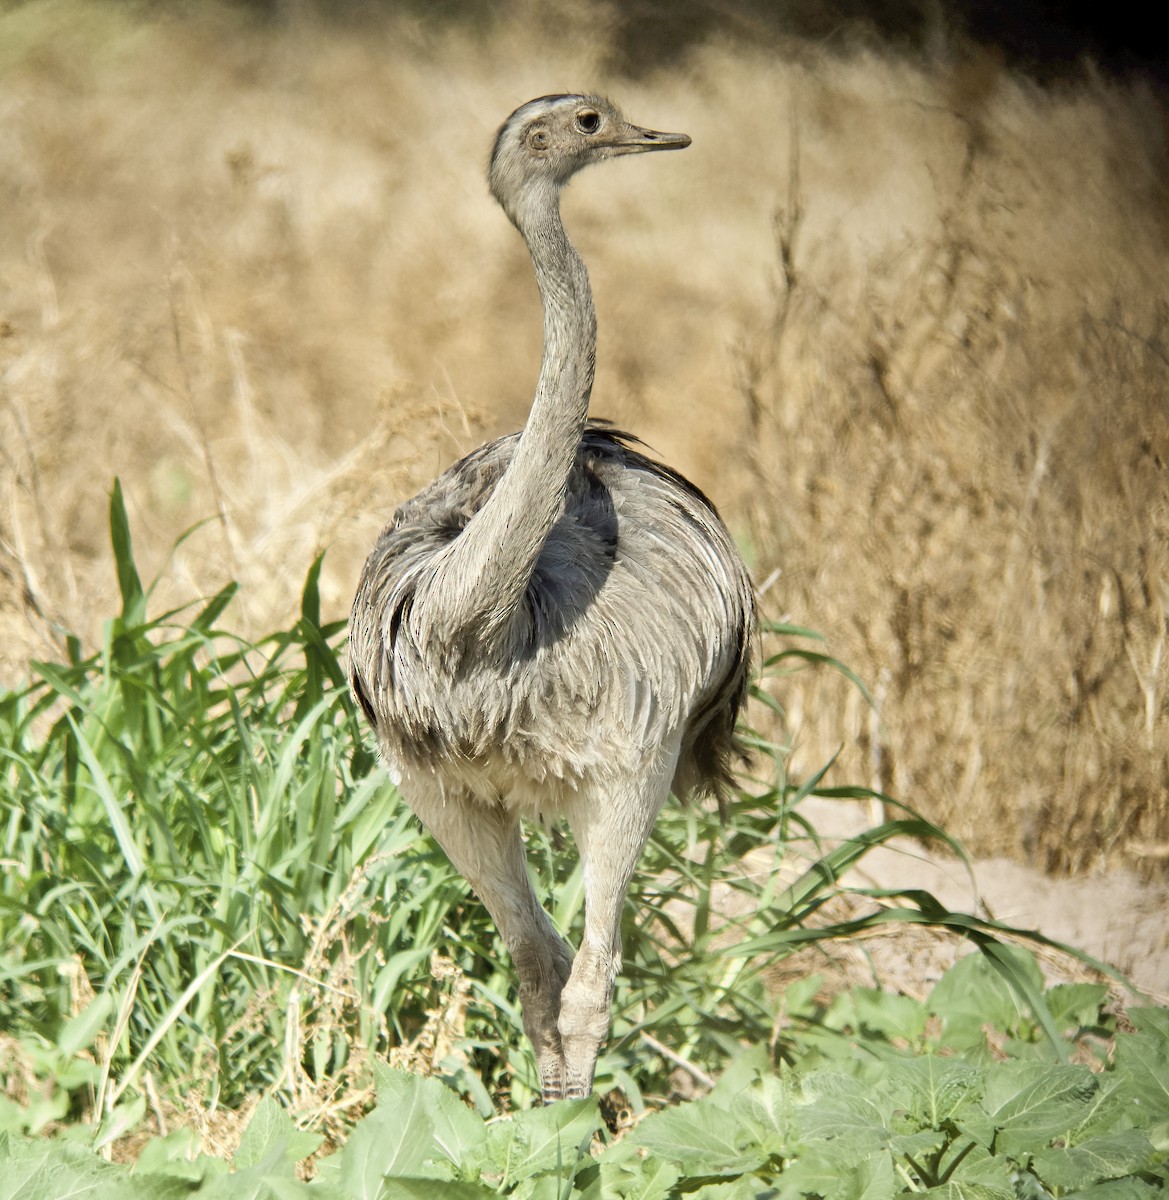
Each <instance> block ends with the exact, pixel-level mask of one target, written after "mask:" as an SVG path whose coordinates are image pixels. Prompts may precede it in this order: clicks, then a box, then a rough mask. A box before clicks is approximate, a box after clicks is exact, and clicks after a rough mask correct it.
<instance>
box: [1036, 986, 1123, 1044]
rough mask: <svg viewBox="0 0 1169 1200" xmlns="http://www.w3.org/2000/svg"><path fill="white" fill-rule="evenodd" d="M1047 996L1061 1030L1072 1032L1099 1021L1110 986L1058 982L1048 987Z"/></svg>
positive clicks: (1048, 1004)
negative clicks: (1101, 1008)
mask: <svg viewBox="0 0 1169 1200" xmlns="http://www.w3.org/2000/svg"><path fill="white" fill-rule="evenodd" d="M1045 998H1046V1000H1047V1007H1048V1010H1049V1011H1050V1013H1051V1015H1052V1018H1053V1019H1054V1020H1055V1022H1056V1023H1057V1024H1058V1025H1059V1027H1060V1029H1061V1031H1068V1032H1070V1031H1074V1030H1076V1029H1080V1028H1083V1027H1084V1026H1087V1025H1095V1024H1097V1023H1098V1022H1099V1020H1100V1006H1101V1005H1102V1004H1103V1003H1104V1002H1105V1001H1106V1000H1107V998H1108V987H1107V985H1106V984H1103V983H1058V984H1056V985H1055V986H1054V987H1051V988H1048V989H1047V993H1046V997H1045Z"/></svg>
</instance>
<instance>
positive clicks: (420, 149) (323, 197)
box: [0, 0, 1169, 871]
mask: <svg viewBox="0 0 1169 1200" xmlns="http://www.w3.org/2000/svg"><path fill="white" fill-rule="evenodd" d="M295 11H296V10H293V12H294V15H293V17H292V18H290V19H288V20H286V21H285V22H284V23H282V24H279V25H277V26H273V25H267V26H258V25H255V24H250V23H249V22H248V21H247V20H246V19H245V18H244V17H243V16H241V15H240V14H239V13H237V12H233V11H231V10H227V9H224V10H219V9H216V8H214V7H212V6H207V7H205V8H203V9H201V10H200V12H199V15H197V16H192V17H187V18H183V19H179V18H177V17H165V16H163V17H160V16H157V15H156V16H153V17H147V16H144V15H142V14H141V13H137V14H136V10H135V9H134V8H132V7H130V6H126V7H122V6H114V5H102V6H97V5H81V4H77V3H69V2H64V0H62V2H59V3H47V2H38V3H29V4H24V5H20V6H16V7H11V8H6V9H3V10H0V212H3V214H4V219H3V221H2V222H0V381H2V383H0V387H2V391H0V406H2V407H0V463H2V464H3V465H2V466H0V501H2V504H0V581H2V586H0V681H3V682H5V683H13V682H15V681H16V680H17V679H18V678H19V677H20V676H21V674H22V673H23V670H24V666H25V664H26V662H27V660H28V658H29V657H30V656H38V655H46V654H49V653H57V652H59V650H58V648H59V645H60V642H61V638H62V634H63V632H64V631H66V630H72V631H77V632H78V633H80V634H82V635H83V636H84V637H85V638H86V639H88V640H89V641H91V642H92V641H94V640H96V639H97V638H99V637H100V621H101V618H102V616H103V615H104V614H106V613H108V612H110V611H112V608H113V604H114V600H113V596H114V593H115V581H114V578H113V571H112V566H111V564H110V559H109V555H108V553H107V551H106V548H105V545H104V519H105V518H104V514H105V494H106V492H107V491H108V488H109V486H110V481H111V479H112V477H113V476H114V475H115V474H118V475H120V476H121V477H122V479H123V481H124V486H125V489H126V494H127V497H128V499H129V501H130V503H131V505H132V506H134V508H133V511H132V513H131V515H132V518H133V519H134V521H135V527H136V531H137V535H138V554H139V559H140V562H141V563H142V564H143V566H144V568H145V569H146V571H147V572H148V573H149V572H152V571H155V570H157V571H161V570H162V569H163V568H164V566H165V565H166V560H167V554H168V551H169V549H170V547H171V545H172V543H173V541H174V538H175V537H176V535H177V534H178V533H179V532H181V531H182V530H183V529H185V528H187V527H189V526H191V525H192V524H194V523H196V522H198V521H200V520H202V519H205V518H208V517H211V518H213V519H212V520H211V521H210V522H209V523H208V524H206V525H205V526H204V527H202V528H201V529H200V530H199V531H198V532H197V533H195V534H194V535H193V536H192V537H191V538H190V539H189V540H188V541H187V542H186V543H184V545H183V547H182V548H181V549H180V551H179V552H178V553H177V554H176V555H175V557H174V560H173V562H172V563H171V564H170V566H169V567H168V568H167V573H166V579H165V581H164V583H163V584H162V585H160V586H161V594H160V602H171V601H175V602H177V601H178V600H180V599H182V598H185V597H187V596H190V595H192V594H195V593H205V592H209V591H210V590H212V589H214V588H215V587H217V586H219V585H220V584H221V583H222V582H223V581H224V580H226V579H227V578H229V577H235V578H238V579H240V580H241V581H242V582H243V583H244V585H245V587H244V592H243V596H244V604H245V606H246V609H245V611H244V613H243V618H244V619H246V620H247V621H249V622H251V624H252V626H253V629H257V628H263V627H266V626H269V625H273V624H275V623H277V622H279V621H282V620H284V619H285V618H286V617H287V615H288V614H289V613H290V612H291V611H292V609H293V608H294V605H295V601H296V596H297V591H298V588H299V583H300V580H301V579H303V576H304V571H305V568H306V566H307V564H308V562H309V561H310V559H311V557H312V555H313V554H314V553H315V552H316V551H317V550H319V549H320V548H322V547H325V546H328V547H329V548H330V552H329V559H328V561H327V567H326V571H325V574H324V576H323V579H322V591H323V597H324V601H325V604H326V607H327V610H328V611H330V612H331V613H333V614H340V613H342V612H343V611H344V609H345V608H346V606H347V605H348V601H349V597H350V595H351V589H352V586H353V580H354V579H355V577H356V574H357V571H358V569H359V565H360V560H361V558H362V556H363V555H364V553H365V550H366V548H367V547H368V546H369V544H370V543H371V541H372V538H373V536H374V535H375V532H376V530H377V528H378V526H379V525H380V523H381V522H382V520H383V519H384V518H385V516H386V515H388V512H389V511H390V510H391V509H392V507H393V505H394V503H396V501H397V500H399V499H400V498H402V497H404V496H405V495H407V494H409V492H410V491H411V490H412V489H413V488H414V487H415V486H416V485H418V484H419V483H421V482H423V481H424V480H425V479H426V478H428V477H430V476H431V475H433V474H434V473H435V472H436V471H437V470H439V469H441V468H442V467H443V466H444V465H445V464H446V463H448V462H449V461H450V460H451V459H452V458H453V457H454V456H455V455H456V454H457V453H458V452H459V451H461V450H463V449H465V448H467V447H469V446H470V445H472V444H474V442H476V441H477V440H479V439H480V438H481V437H483V436H488V435H493V434H496V433H499V432H502V431H503V430H505V429H507V428H514V427H515V426H516V425H518V423H519V422H521V421H522V419H523V414H524V411H525V406H526V401H527V398H528V396H529V394H530V389H531V385H532V382H533V379H534V376H535V371H536V366H537V362H538V354H539V337H540V326H539V317H538V307H537V298H536V294H535V288H534V284H533V283H532V280H531V277H530V268H529V266H528V264H527V262H526V259H525V256H524V253H523V249H522V247H521V245H520V244H519V241H518V239H517V238H516V237H515V236H514V233H512V231H511V230H510V229H509V228H508V226H507V224H506V221H505V220H504V218H503V217H502V215H501V214H500V213H499V212H498V211H497V210H496V209H495V208H494V206H493V205H492V204H491V202H490V200H489V198H488V197H487V195H486V191H485V187H484V184H483V182H482V168H483V165H484V159H485V155H486V151H487V147H488V145H489V142H490V138H491V136H492V133H493V131H494V128H495V126H496V125H497V123H498V122H499V120H500V119H501V118H502V117H503V116H504V115H506V113H507V112H508V111H509V110H510V109H511V108H512V107H513V106H514V105H515V104H517V103H519V102H521V101H523V100H525V99H527V98H529V97H530V96H532V95H537V94H540V93H542V92H547V91H553V90H563V89H564V88H566V87H574V86H582V87H598V88H601V89H603V90H607V91H609V92H610V93H612V94H613V95H614V96H615V98H617V99H618V100H619V101H620V102H621V103H622V104H623V106H624V107H625V108H626V110H627V111H628V112H629V113H630V114H631V115H632V116H633V117H634V119H637V120H641V121H644V122H646V123H648V124H655V125H657V126H659V127H664V128H678V129H684V130H686V131H687V132H689V133H691V134H692V135H693V136H694V139H695V144H694V147H693V148H692V149H691V150H690V151H688V152H687V154H686V155H685V156H669V158H668V159H666V160H654V161H653V162H651V163H641V164H635V165H634V166H626V167H615V168H611V169H610V170H607V171H605V172H598V173H597V174H596V175H595V176H591V175H590V176H587V177H586V178H584V179H582V180H581V181H580V182H579V183H578V184H577V185H576V186H574V188H573V189H572V192H571V193H570V195H569V197H568V200H567V205H566V209H567V216H568V220H569V223H570V226H571V228H572V230H573V232H574V235H575V236H576V238H577V239H578V241H579V243H580V245H581V247H582V250H583V251H584V253H585V256H586V258H587V260H588V261H589V262H590V264H591V265H592V271H593V278H594V284H595V288H596V292H597V302H598V310H599V313H600V320H601V343H600V360H601V365H600V373H599V378H598V386H597V389H596V393H595V396H596V398H595V401H594V411H595V412H597V413H599V414H601V415H605V416H608V417H610V418H613V419H615V420H618V421H619V422H621V423H622V424H625V425H626V426H628V427H631V428H633V429H635V430H636V431H637V432H639V433H641V434H643V435H644V436H645V437H647V439H648V440H649V441H650V442H651V443H652V444H653V445H654V446H655V448H656V450H657V451H658V452H659V453H660V454H662V455H663V456H664V457H666V458H668V459H669V460H670V461H672V462H674V463H675V464H676V465H678V466H679V467H681V468H682V469H684V470H685V471H686V472H687V473H689V474H691V475H692V476H693V477H694V478H695V479H696V481H697V482H699V483H700V484H701V485H702V486H703V487H704V488H705V489H706V490H708V491H709V493H710V494H711V495H712V496H714V497H715V498H716V499H718V500H719V502H720V504H721V506H722V508H723V510H724V512H725V514H726V515H727V517H728V518H729V520H730V522H731V524H732V526H733V527H734V528H735V529H736V530H737V531H738V532H739V533H740V534H741V536H742V537H743V539H744V542H745V544H748V545H749V548H750V552H751V554H752V555H753V558H754V564H755V567H756V573H757V577H758V578H759V579H763V578H765V577H766V576H767V575H768V574H769V573H770V572H771V571H772V569H773V568H774V567H776V566H779V567H782V569H783V574H782V576H781V577H780V578H779V580H778V582H777V583H775V584H774V585H773V587H772V588H771V589H770V590H769V592H768V596H767V602H768V604H769V605H771V606H773V607H774V608H776V609H778V610H781V611H783V612H785V613H787V614H790V615H792V616H793V617H794V618H795V619H797V620H798V621H800V622H801V623H804V624H808V625H812V626H815V627H818V628H820V629H823V630H824V631H825V632H827V633H828V635H829V637H830V644H831V648H832V650H833V652H835V653H836V654H837V655H838V656H839V657H841V658H842V659H844V660H845V661H847V662H849V663H850V665H852V666H854V667H856V668H857V669H858V671H859V672H860V673H861V674H862V675H863V676H864V677H865V678H866V679H868V680H870V681H871V682H872V684H873V687H874V691H875V693H876V695H877V697H878V699H879V702H880V719H879V720H877V719H874V718H873V717H872V716H870V714H868V713H867V712H865V711H864V710H863V709H862V708H861V706H860V705H859V704H857V703H856V702H855V701H851V700H848V699H847V698H846V696H845V693H844V691H843V690H841V691H839V692H837V691H835V690H833V685H832V684H831V683H830V682H827V681H823V682H820V681H815V680H803V679H800V680H796V681H793V682H792V683H791V685H790V686H788V687H786V688H784V689H783V695H782V698H783V701H784V703H785V704H786V705H787V707H788V709H789V711H790V713H791V714H792V716H793V718H794V721H795V724H796V725H797V727H798V729H799V731H800V733H799V739H800V741H799V749H798V755H797V764H798V765H801V764H802V766H803V767H805V768H807V767H810V766H812V765H815V764H818V763H819V762H821V761H823V757H824V755H825V754H826V753H830V752H831V751H833V750H835V749H836V747H837V746H838V745H841V744H843V745H845V747H846V752H845V755H844V763H843V767H844V770H845V771H846V772H847V774H848V777H850V778H856V777H858V775H863V776H864V777H866V778H870V779H871V780H872V781H873V782H875V783H878V784H880V785H881V786H882V787H884V788H886V789H888V790H891V791H893V792H894V793H896V794H898V795H899V796H902V797H904V798H905V799H907V800H909V801H910V802H911V803H913V804H915V805H917V806H918V807H920V808H921V809H922V810H923V811H925V812H927V813H928V814H929V815H931V816H933V817H935V818H937V819H940V820H942V821H943V822H945V823H947V824H948V825H949V826H950V827H951V828H952V829H953V830H954V832H956V833H957V834H959V835H960V836H962V837H964V838H966V839H967V840H968V841H969V842H970V844H971V846H972V848H974V849H975V850H976V851H982V852H1001V853H1008V854H1012V855H1015V856H1026V857H1029V858H1031V859H1032V860H1035V861H1038V862H1040V863H1041V864H1042V865H1044V866H1045V867H1047V868H1048V869H1053V870H1065V871H1075V870H1079V869H1083V868H1085V867H1087V866H1089V865H1091V864H1093V863H1096V862H1098V861H1101V860H1103V861H1107V860H1111V859H1114V858H1119V857H1125V858H1133V857H1134V856H1137V857H1139V858H1140V861H1141V862H1142V863H1143V864H1144V865H1145V866H1146V867H1147V868H1148V869H1150V870H1163V869H1164V868H1165V866H1166V864H1167V863H1169V858H1167V857H1166V846H1167V844H1169V799H1167V794H1169V763H1167V758H1166V754H1167V751H1166V747H1167V746H1169V738H1167V736H1166V733H1167V730H1166V722H1167V716H1169V714H1167V711H1166V706H1167V700H1166V691H1167V687H1166V685H1167V677H1166V676H1167V672H1169V664H1167V662H1166V655H1165V653H1164V645H1165V638H1166V605H1167V604H1169V551H1167V549H1166V547H1167V545H1169V467H1167V464H1169V420H1166V413H1165V405H1166V399H1165V398H1166V383H1167V382H1169V318H1167V314H1166V309H1165V306H1164V303H1163V293H1164V279H1165V278H1166V267H1167V266H1169V263H1167V257H1169V255H1167V247H1166V227H1165V218H1164V215H1163V214H1164V213H1165V211H1167V210H1166V207H1165V193H1166V174H1165V171H1166V161H1165V128H1166V126H1165V120H1164V113H1163V110H1162V109H1161V108H1160V107H1158V104H1157V103H1156V102H1155V100H1154V99H1153V98H1152V97H1150V96H1149V95H1147V94H1145V93H1143V92H1142V91H1141V89H1140V88H1139V87H1136V86H1131V87H1126V86H1120V85H1107V84H1104V83H1101V82H1085V83H1084V84H1082V85H1080V86H1078V87H1075V88H1072V87H1066V88H1064V89H1062V90H1058V91H1039V90H1037V89H1035V88H1034V87H1031V86H1029V85H1027V84H1026V83H1024V82H1022V81H1020V80H1019V79H1016V78H1013V77H1010V76H1008V75H1006V74H1004V73H1002V72H1001V71H1000V70H999V68H998V67H997V66H996V65H995V64H994V63H993V62H990V61H982V60H978V59H970V60H964V61H961V62H957V61H955V62H953V63H950V62H943V61H939V62H934V63H930V64H914V63H910V62H908V61H904V60H896V59H891V58H888V57H882V56H879V55H877V54H875V53H872V52H864V51H855V52H852V53H848V54H845V53H841V54H838V55H836V56H829V55H828V54H825V53H821V52H816V51H810V50H808V49H807V48H806V47H796V46H793V47H789V48H788V49H787V50H785V51H783V52H779V51H777V50H776V49H774V48H773V49H769V50H767V51H766V52H764V51H761V50H759V49H757V48H756V49H747V48H744V47H742V46H737V45H732V44H716V43H713V42H712V43H710V44H707V45H706V46H704V47H700V48H697V49H695V50H694V51H692V52H691V54H690V55H689V57H688V58H687V60H686V67H685V69H677V70H672V71H669V72H666V71H659V72H657V73H655V74H653V75H651V76H647V77H646V78H644V79H642V80H641V81H640V82H636V83H634V82H630V81H628V80H620V79H616V78H614V77H612V76H610V75H607V74H606V70H605V68H604V65H603V64H604V63H605V62H606V61H608V60H609V57H610V56H609V55H608V53H607V50H608V46H607V42H606V35H605V26H604V23H603V22H600V21H598V20H596V18H597V17H598V15H599V14H603V13H604V11H605V10H604V9H603V7H601V6H595V7H586V6H580V5H575V6H572V5H566V6H565V7H564V8H563V9H562V10H560V18H561V19H560V21H559V23H557V24H555V25H554V24H553V23H552V21H551V20H549V19H548V18H547V17H546V16H540V15H539V11H540V10H539V9H538V7H537V6H535V5H529V4H528V3H525V2H517V3H515V4H513V5H512V6H511V7H510V8H507V9H506V10H505V11H504V14H503V15H502V16H501V17H500V18H499V19H498V21H497V22H496V24H495V25H494V26H493V27H492V29H491V30H490V31H488V32H486V33H485V32H484V31H482V30H475V29H471V28H466V27H456V26H451V27H441V26H437V25H427V24H422V23H417V22H412V21H411V20H409V19H407V18H404V17H399V18H397V19H388V18H387V19H386V20H385V21H382V22H381V23H377V24H372V25H365V26H363V27H361V28H355V27H348V28H343V27H339V26H325V25H322V24H320V23H319V22H316V21H314V20H313V19H311V18H310V17H307V16H303V15H302V16H301V17H296V16H295Z"/></svg>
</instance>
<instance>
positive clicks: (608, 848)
mask: <svg viewBox="0 0 1169 1200" xmlns="http://www.w3.org/2000/svg"><path fill="white" fill-rule="evenodd" d="M677 761H678V745H677V743H675V744H674V745H673V746H672V747H671V748H669V749H668V750H666V751H665V752H663V754H662V755H661V756H660V757H659V758H658V759H657V760H656V761H655V762H654V763H653V764H652V765H650V766H648V767H647V769H646V771H645V772H644V773H643V774H642V775H641V776H640V777H633V776H631V777H630V778H629V779H627V780H624V781H622V782H621V783H619V784H618V785H617V786H616V787H615V788H614V790H613V791H612V792H611V793H610V794H608V795H605V796H598V795H596V794H593V795H591V796H581V798H580V803H574V804H573V805H571V806H570V807H569V809H568V814H567V815H568V821H569V824H570V825H571V826H572V832H573V836H574V837H575V838H576V844H577V847H578V849H579V851H580V856H581V861H582V862H583V864H584V881H585V928H584V937H583V938H582V939H581V944H580V949H579V950H578V951H577V953H576V959H575V961H574V962H573V965H572V974H571V975H570V976H569V979H568V982H567V983H566V984H565V985H564V990H563V991H562V992H561V994H560V1040H561V1044H562V1046H563V1050H564V1094H565V1096H567V1097H570V1098H578V1097H583V1096H588V1095H589V1094H590V1093H591V1092H592V1087H593V1073H594V1071H595V1069H596V1065H597V1055H598V1053H599V1052H600V1048H601V1044H602V1042H603V1041H604V1040H605V1037H606V1035H607V1034H608V1031H609V1008H610V1003H611V1001H612V997H613V979H614V977H615V976H616V974H617V971H618V969H619V967H620V965H621V908H622V905H623V904H624V902H625V893H626V891H627V890H628V888H629V881H630V879H631V878H632V876H633V871H634V868H635V867H636V866H637V861H638V859H639V858H640V857H641V852H642V850H644V849H645V843H646V840H647V839H648V838H649V835H650V831H651V830H652V829H653V825H654V821H655V820H656V819H657V815H658V813H659V811H660V810H661V807H662V805H663V804H664V803H665V801H666V797H667V796H668V795H669V793H670V782H671V780H672V779H673V777H674V768H675V766H676V764H677Z"/></svg>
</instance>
